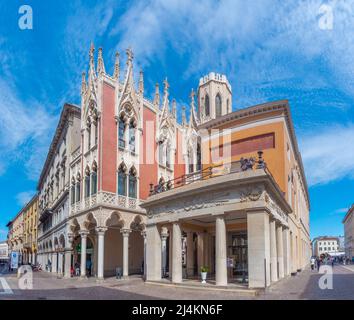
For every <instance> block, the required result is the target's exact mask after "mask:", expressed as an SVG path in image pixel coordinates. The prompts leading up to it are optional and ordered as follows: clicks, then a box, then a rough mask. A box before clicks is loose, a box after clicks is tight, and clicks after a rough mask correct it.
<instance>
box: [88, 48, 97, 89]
mask: <svg viewBox="0 0 354 320" xmlns="http://www.w3.org/2000/svg"><path fill="white" fill-rule="evenodd" d="M94 54H95V47H94V45H93V42H91V48H90V55H89V56H90V69H89V75H88V86H89V88H90V89H91V90H92V89H93V87H94V82H95V78H96V71H95V62H94Z"/></svg>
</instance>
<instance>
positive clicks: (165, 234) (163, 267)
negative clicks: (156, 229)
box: [161, 228, 168, 278]
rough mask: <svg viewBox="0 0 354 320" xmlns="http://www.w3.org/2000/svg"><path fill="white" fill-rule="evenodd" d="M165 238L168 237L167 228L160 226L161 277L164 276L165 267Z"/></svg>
mask: <svg viewBox="0 0 354 320" xmlns="http://www.w3.org/2000/svg"><path fill="white" fill-rule="evenodd" d="M167 238H168V230H167V228H162V230H161V260H162V265H161V269H162V277H163V278H165V276H166V268H167V243H166V242H167Z"/></svg>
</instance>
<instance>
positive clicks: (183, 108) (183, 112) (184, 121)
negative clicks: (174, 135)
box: [182, 106, 187, 126]
mask: <svg viewBox="0 0 354 320" xmlns="http://www.w3.org/2000/svg"><path fill="white" fill-rule="evenodd" d="M182 125H184V126H186V125H187V117H186V107H185V106H183V107H182Z"/></svg>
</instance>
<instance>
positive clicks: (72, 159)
mask: <svg viewBox="0 0 354 320" xmlns="http://www.w3.org/2000/svg"><path fill="white" fill-rule="evenodd" d="M80 155H81V148H80V147H79V148H77V149H76V150H75V151H74V152H73V153H72V154H71V162H73V161H74V160H75V159H76V158H77V157H78V156H80Z"/></svg>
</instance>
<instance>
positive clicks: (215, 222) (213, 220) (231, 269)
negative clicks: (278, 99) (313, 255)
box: [142, 168, 291, 288]
mask: <svg viewBox="0 0 354 320" xmlns="http://www.w3.org/2000/svg"><path fill="white" fill-rule="evenodd" d="M142 207H144V208H145V209H146V210H147V214H148V222H147V228H146V231H147V232H146V237H147V244H146V246H147V248H146V250H147V266H146V267H147V276H146V279H147V281H160V280H161V279H162V277H163V276H164V275H165V270H166V269H167V263H166V257H167V256H169V255H170V256H171V260H172V261H171V262H172V263H171V264H170V266H171V267H170V268H168V269H169V270H168V274H169V278H170V281H171V282H172V283H176V284H177V283H181V282H183V281H184V280H186V279H195V278H196V277H198V276H199V274H200V269H201V267H206V268H207V269H208V270H209V275H208V280H209V282H210V283H215V285H216V286H222V287H225V286H228V284H230V283H235V282H237V283H240V284H243V285H248V287H250V288H264V287H266V286H269V285H270V283H271V282H275V281H277V280H278V279H279V278H282V277H284V270H286V273H287V274H288V267H285V266H288V265H289V261H288V259H289V253H288V250H289V246H287V245H284V244H285V242H286V241H287V239H288V237H287V235H286V234H287V232H288V214H289V213H291V208H290V206H289V205H288V203H287V202H286V201H285V199H284V197H283V194H282V192H281V190H280V189H279V187H278V185H277V184H276V183H275V181H274V179H273V178H272V176H271V175H270V174H269V172H268V171H267V170H266V169H263V168H261V169H255V170H253V169H251V170H245V171H242V170H236V171H232V170H225V171H224V172H223V173H222V174H220V173H218V174H217V175H216V174H215V175H211V176H210V177H209V178H208V179H201V180H197V181H194V182H193V183H190V184H187V185H184V186H183V187H179V188H175V189H173V188H171V190H167V191H165V192H162V193H158V194H155V195H152V196H151V197H150V198H148V200H147V201H145V202H144V203H143V204H142ZM167 239H171V247H169V248H168V249H169V250H168V251H169V252H168V253H167V252H166V241H167ZM170 269H171V270H170Z"/></svg>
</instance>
